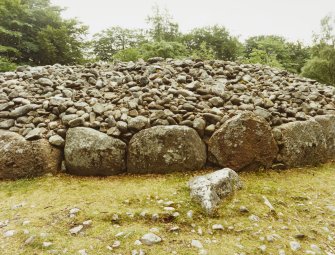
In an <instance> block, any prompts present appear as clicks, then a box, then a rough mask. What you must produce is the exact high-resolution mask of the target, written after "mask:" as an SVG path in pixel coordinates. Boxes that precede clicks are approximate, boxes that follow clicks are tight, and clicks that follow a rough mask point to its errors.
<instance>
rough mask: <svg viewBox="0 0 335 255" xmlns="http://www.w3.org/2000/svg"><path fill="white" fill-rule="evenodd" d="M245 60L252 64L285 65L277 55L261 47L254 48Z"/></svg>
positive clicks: (278, 66) (279, 66) (280, 66)
mask: <svg viewBox="0 0 335 255" xmlns="http://www.w3.org/2000/svg"><path fill="white" fill-rule="evenodd" d="M244 62H246V63H251V64H263V65H267V66H272V67H277V68H282V67H283V66H282V65H281V64H280V63H279V61H278V60H277V58H276V55H273V54H269V53H267V52H266V51H265V50H259V49H252V51H251V52H250V53H249V56H248V58H246V59H245V60H244Z"/></svg>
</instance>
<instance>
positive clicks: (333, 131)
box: [315, 115, 335, 160]
mask: <svg viewBox="0 0 335 255" xmlns="http://www.w3.org/2000/svg"><path fill="white" fill-rule="evenodd" d="M315 120H316V121H317V122H318V123H319V124H320V125H321V127H322V131H323V135H324V136H325V139H326V146H327V150H326V155H327V159H328V160H334V159H335V115H322V116H316V117H315Z"/></svg>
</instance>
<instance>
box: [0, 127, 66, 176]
mask: <svg viewBox="0 0 335 255" xmlns="http://www.w3.org/2000/svg"><path fill="white" fill-rule="evenodd" d="M61 162H62V151H61V150H59V149H57V148H55V147H53V146H52V145H50V144H49V142H48V141H47V140H45V139H40V140H35V141H27V140H26V139H24V137H22V136H21V135H19V134H17V133H14V132H9V131H3V130H0V179H18V178H26V177H36V176H40V175H43V174H46V173H56V172H58V171H59V170H60V166H61Z"/></svg>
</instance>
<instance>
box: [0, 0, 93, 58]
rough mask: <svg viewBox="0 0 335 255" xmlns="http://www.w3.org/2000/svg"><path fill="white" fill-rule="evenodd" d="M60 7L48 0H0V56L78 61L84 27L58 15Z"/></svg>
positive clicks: (80, 56)
mask: <svg viewBox="0 0 335 255" xmlns="http://www.w3.org/2000/svg"><path fill="white" fill-rule="evenodd" d="M61 11H62V9H61V8H60V7H57V6H53V5H51V3H50V1H49V0H1V1H0V24H1V25H0V56H2V57H6V58H8V59H10V60H11V61H14V62H17V63H21V62H22V63H32V64H52V63H55V62H58V63H61V64H72V63H76V62H80V61H81V60H82V49H83V47H84V43H82V41H83V37H82V36H83V35H85V33H86V31H87V27H86V26H83V25H82V24H81V23H79V22H78V21H76V20H64V19H62V18H61V16H60V14H61Z"/></svg>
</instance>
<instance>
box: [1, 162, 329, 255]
mask: <svg viewBox="0 0 335 255" xmlns="http://www.w3.org/2000/svg"><path fill="white" fill-rule="evenodd" d="M205 172H208V170H207V171H202V172H197V173H185V174H181V173H176V174H170V175H146V176H143V175H142V176H130V175H126V176H118V177H109V178H79V177H73V176H67V175H58V176H45V177H41V178H36V179H29V180H18V181H8V182H7V181H3V182H0V221H5V220H6V219H9V220H10V222H9V224H8V226H5V227H3V228H0V254H1V255H7V254H8V255H13V254H15V255H16V254H50V253H53V254H79V253H78V251H79V250H82V249H85V250H86V252H87V254H89V255H91V254H130V253H131V251H132V250H134V249H137V250H139V249H143V250H144V251H146V254H155V255H160V254H185V255H186V254H198V252H199V251H198V249H197V248H194V247H191V246H190V243H191V240H193V239H196V240H199V241H201V242H202V244H203V245H204V249H206V250H207V251H208V254H215V255H216V254H278V251H279V250H284V251H285V252H286V254H293V253H292V251H291V249H290V244H289V243H290V242H291V241H298V242H299V243H300V244H301V249H300V250H299V251H297V252H296V253H295V254H305V250H311V248H310V245H312V244H315V245H317V246H318V247H319V248H320V249H321V250H322V251H323V252H322V253H321V254H326V251H328V252H332V253H335V251H334V250H335V241H334V239H335V234H334V232H335V213H334V212H332V211H331V210H329V208H327V206H329V205H333V206H335V164H326V165H323V166H320V167H317V168H298V169H292V170H287V171H278V172H277V171H260V172H252V173H241V174H240V176H241V179H242V181H243V182H244V188H243V189H242V190H241V191H239V192H238V193H236V194H235V195H234V196H232V197H230V198H229V199H227V200H225V202H223V203H222V206H221V207H220V208H219V210H218V213H217V215H216V216H215V217H211V218H210V217H207V216H205V215H204V214H202V211H201V209H200V208H199V206H198V205H196V204H195V203H193V202H192V201H191V199H190V197H189V190H188V189H187V185H186V183H187V181H188V180H189V179H190V177H192V176H193V175H199V174H203V173H205ZM263 196H266V197H267V198H268V200H269V201H270V202H271V203H272V205H273V206H274V208H275V210H276V213H273V212H271V211H270V209H269V207H267V206H266V205H265V204H264V200H263ZM167 201H173V202H174V204H173V205H172V206H173V207H175V208H176V211H177V212H179V213H180V216H178V217H173V216H172V215H171V214H172V212H166V211H165V210H164V206H166V205H164V202H167ZM17 205H19V206H17ZM20 205H22V206H20ZM240 206H246V207H247V208H248V209H249V212H248V213H242V212H240V210H239V208H240ZM74 207H77V208H80V212H79V213H78V214H77V216H76V217H73V218H70V217H69V210H70V209H72V208H74ZM189 210H192V211H193V212H194V213H193V218H192V219H191V218H189V217H187V216H186V215H187V212H188V211H189ZM143 212H146V214H145V215H144V213H143ZM155 213H157V214H158V215H159V218H158V219H156V220H154V219H152V215H153V214H155ZM114 214H118V216H119V218H118V219H116V218H115V216H114ZM250 215H257V216H258V217H259V218H260V220H259V221H258V222H254V221H251V220H250V219H249V216H250ZM27 220H28V221H30V223H29V224H27V225H23V222H24V221H27ZM85 220H92V225H91V226H89V227H87V228H85V229H84V230H83V231H82V232H81V233H80V234H78V235H75V236H73V235H71V234H70V233H69V229H71V228H72V227H73V226H76V225H78V224H81V223H82V222H83V221H85ZM217 223H218V224H222V225H223V226H224V230H223V231H213V230H212V225H213V224H217ZM173 226H178V227H179V228H180V229H179V231H176V232H171V231H169V230H170V228H171V227H173ZM151 228H158V230H159V232H158V233H157V234H158V235H159V236H161V237H162V239H163V242H161V243H159V244H156V245H154V246H150V247H148V246H145V245H141V246H137V245H135V244H134V242H135V241H136V240H137V239H140V237H141V236H142V235H143V234H145V233H148V232H150V229H151ZM12 229H14V230H16V234H15V235H14V236H12V237H4V236H3V233H4V232H6V231H7V230H12ZM199 229H201V230H202V232H203V234H202V235H200V234H199V233H198V230H199ZM25 230H26V231H27V230H28V231H29V234H25V233H24V231H25ZM120 232H124V236H121V237H115V235H116V234H117V233H120ZM273 234H275V236H274V237H275V238H274V240H271V235H273ZM32 235H34V236H36V238H35V239H34V241H33V242H32V243H30V244H27V245H25V244H24V242H25V240H26V239H27V238H28V237H29V236H32ZM297 235H299V236H297ZM268 239H270V240H268ZM115 240H119V241H121V245H120V247H118V248H114V249H113V250H112V251H110V250H109V249H107V246H108V245H112V244H113V243H114V241H115ZM43 242H52V245H51V246H50V247H43V246H42V243H43ZM261 245H266V251H265V252H262V251H261V250H260V248H259V247H260V246H261ZM173 252H174V253H173ZM329 254H330V253H329Z"/></svg>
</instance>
